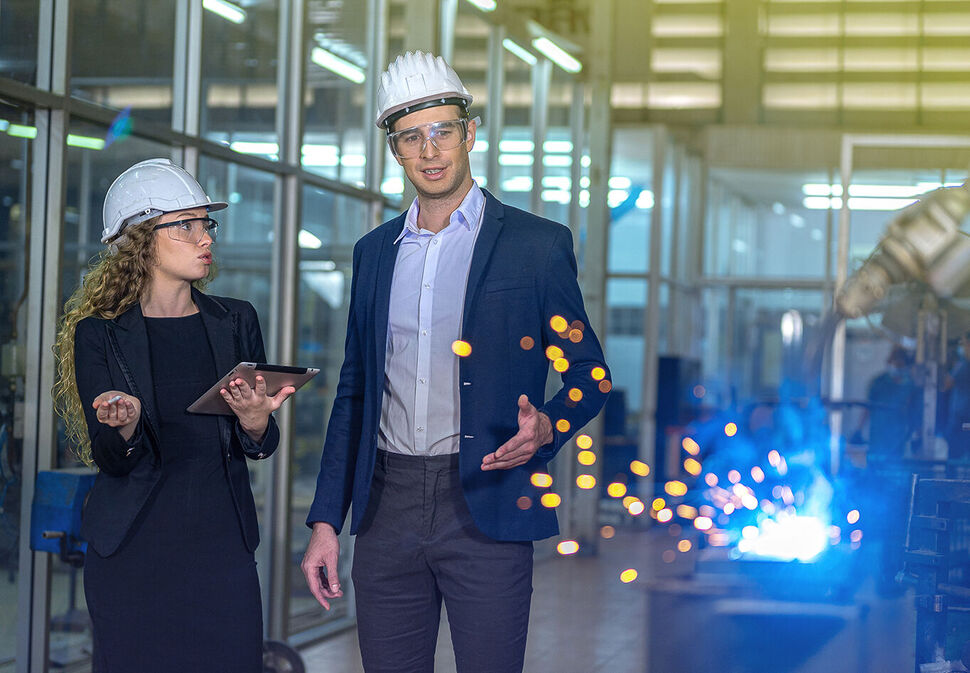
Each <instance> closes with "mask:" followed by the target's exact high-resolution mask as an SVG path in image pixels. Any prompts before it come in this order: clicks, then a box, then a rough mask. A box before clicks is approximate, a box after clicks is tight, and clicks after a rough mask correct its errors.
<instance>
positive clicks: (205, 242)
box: [198, 229, 212, 248]
mask: <svg viewBox="0 0 970 673" xmlns="http://www.w3.org/2000/svg"><path fill="white" fill-rule="evenodd" d="M198 244H199V245H201V246H202V247H203V248H208V247H209V246H210V245H212V234H210V233H209V230H208V229H204V230H203V231H202V238H200V239H199V243H198Z"/></svg>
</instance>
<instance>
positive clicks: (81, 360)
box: [54, 159, 293, 673]
mask: <svg viewBox="0 0 970 673" xmlns="http://www.w3.org/2000/svg"><path fill="white" fill-rule="evenodd" d="M225 207H227V204H226V203H218V202H212V201H210V200H209V197H208V196H206V194H205V192H204V191H203V190H202V187H201V186H200V185H199V183H198V182H196V181H195V179H194V178H193V177H192V176H191V175H189V174H188V173H187V172H186V171H185V170H183V169H182V168H180V167H178V166H176V165H174V164H173V163H172V162H171V161H168V160H167V159H150V160H148V161H143V162H141V163H138V164H136V165H134V166H132V167H131V168H129V169H128V170H127V171H125V172H124V173H122V174H121V175H120V176H119V177H118V178H117V179H116V180H115V182H114V183H113V184H112V185H111V187H110V188H109V190H108V193H107V195H106V197H105V206H104V232H103V237H102V239H101V240H102V242H103V243H108V244H109V246H110V247H109V249H108V250H107V251H106V252H105V253H104V254H102V256H101V258H100V260H99V261H98V263H97V264H96V265H95V266H94V267H93V268H92V269H90V271H89V272H88V274H87V275H86V276H85V278H84V281H83V283H82V285H81V287H80V288H78V289H77V291H76V292H75V293H74V295H73V296H72V297H71V299H70V300H69V301H68V303H67V306H66V310H65V315H64V317H63V319H62V323H61V326H60V330H59V332H58V337H57V342H56V344H55V353H56V355H57V358H58V380H57V383H56V385H55V387H54V400H55V403H56V404H57V408H58V411H59V413H60V414H61V415H62V416H63V417H64V420H65V421H66V425H67V433H68V437H69V438H70V439H71V440H72V443H73V444H74V446H75V447H77V448H78V455H79V457H80V458H81V460H83V461H84V462H85V463H88V464H92V463H93V464H94V465H96V466H97V467H98V470H99V473H98V476H97V479H96V481H95V484H94V487H93V488H92V490H91V492H90V495H89V497H88V501H87V504H86V505H85V509H84V516H83V524H82V532H83V535H84V537H85V539H86V540H87V541H88V553H87V558H86V560H85V570H84V589H85V595H86V598H87V604H88V610H89V612H90V613H91V621H92V625H93V643H94V655H93V659H94V664H93V666H94V671H95V672H96V673H116V672H118V673H131V672H133V671H138V672H139V673H148V672H151V671H158V672H159V673H161V672H163V671H164V672H165V673H170V672H171V671H180V672H182V673H184V672H191V671H199V672H200V673H201V672H202V671H205V672H206V673H211V672H213V671H226V672H227V673H228V672H230V671H231V672H232V673H250V672H251V673H258V672H259V671H261V670H262V645H261V643H262V617H261V614H262V611H261V607H260V596H259V583H258V580H257V576H256V563H255V560H254V556H253V552H254V550H255V549H256V546H257V544H259V532H258V528H257V523H256V508H255V505H254V502H253V494H252V490H251V488H250V485H249V472H248V469H247V467H246V458H247V457H248V458H254V459H262V458H266V457H268V456H270V455H271V454H272V453H273V451H275V450H276V446H277V444H278V442H279V430H278V429H277V426H276V423H275V421H274V420H273V417H272V415H271V414H272V412H273V411H275V410H276V409H278V408H279V406H280V404H282V402H283V401H284V400H285V399H286V398H287V397H288V396H289V395H290V394H292V393H293V388H289V387H288V388H284V389H283V390H281V391H280V392H279V394H277V395H276V396H275V397H268V396H267V395H266V387H265V381H263V380H262V379H261V377H260V378H257V379H256V381H257V383H256V387H255V388H250V386H249V385H248V384H246V383H245V382H244V381H243V380H242V379H236V380H234V381H232V382H231V383H230V384H229V386H228V390H227V389H223V390H221V391H220V392H221V394H222V396H223V397H224V398H225V400H226V402H227V403H228V404H229V406H230V408H231V409H232V411H233V412H234V413H235V416H234V417H232V416H203V415H197V414H190V413H188V412H186V411H185V408H186V407H187V406H188V405H190V404H191V403H192V402H193V401H194V400H195V399H196V398H197V397H198V396H199V395H200V394H202V393H203V392H205V391H206V390H208V388H209V387H210V386H211V385H212V383H213V382H214V381H216V380H218V378H219V377H220V376H221V375H222V374H224V373H225V372H227V371H229V370H230V369H231V368H232V367H233V366H234V365H236V364H237V363H238V362H240V361H255V362H263V361H265V355H264V351H263V342H262V336H261V334H260V330H259V323H258V321H257V318H256V312H255V310H254V309H253V307H252V305H250V304H249V303H248V302H245V301H239V300H236V299H229V298H225V297H215V296H208V295H205V294H203V293H202V292H201V291H200V290H199V289H198V287H200V286H201V285H202V284H203V283H204V282H205V281H206V280H207V279H208V278H209V276H210V272H211V268H212V266H211V265H212V252H211V249H210V247H211V245H212V241H213V236H214V235H215V229H216V226H217V223H216V221H215V220H213V219H211V218H209V216H208V214H209V212H210V211H214V210H220V209H222V208H225Z"/></svg>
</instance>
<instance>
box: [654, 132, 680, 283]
mask: <svg viewBox="0 0 970 673" xmlns="http://www.w3.org/2000/svg"><path fill="white" fill-rule="evenodd" d="M666 146H667V149H666V151H665V152H664V177H663V198H661V199H660V273H661V275H663V276H669V275H670V270H671V268H672V262H673V249H674V227H675V226H676V225H677V223H676V221H675V220H674V218H675V217H676V216H678V213H677V208H676V205H677V204H676V203H675V197H676V194H677V179H678V177H679V176H678V174H677V166H678V160H679V158H678V154H681V155H682V154H683V149H682V148H679V147H675V146H674V144H673V143H672V142H671V141H670V140H669V138H668V139H667V140H666ZM661 290H663V288H661Z"/></svg>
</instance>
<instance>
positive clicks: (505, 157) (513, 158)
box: [498, 154, 535, 166]
mask: <svg viewBox="0 0 970 673" xmlns="http://www.w3.org/2000/svg"><path fill="white" fill-rule="evenodd" d="M534 162H535V157H533V156H532V155H531V154H500V155H498V164H499V166H531V165H532V164H533V163H534Z"/></svg>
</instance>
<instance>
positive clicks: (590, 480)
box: [576, 474, 596, 491]
mask: <svg viewBox="0 0 970 673" xmlns="http://www.w3.org/2000/svg"><path fill="white" fill-rule="evenodd" d="M576 485H577V486H579V487H580V488H582V489H584V490H587V491H588V490H589V489H591V488H595V487H596V477H594V476H593V475H591V474H581V475H579V476H578V477H576Z"/></svg>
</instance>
